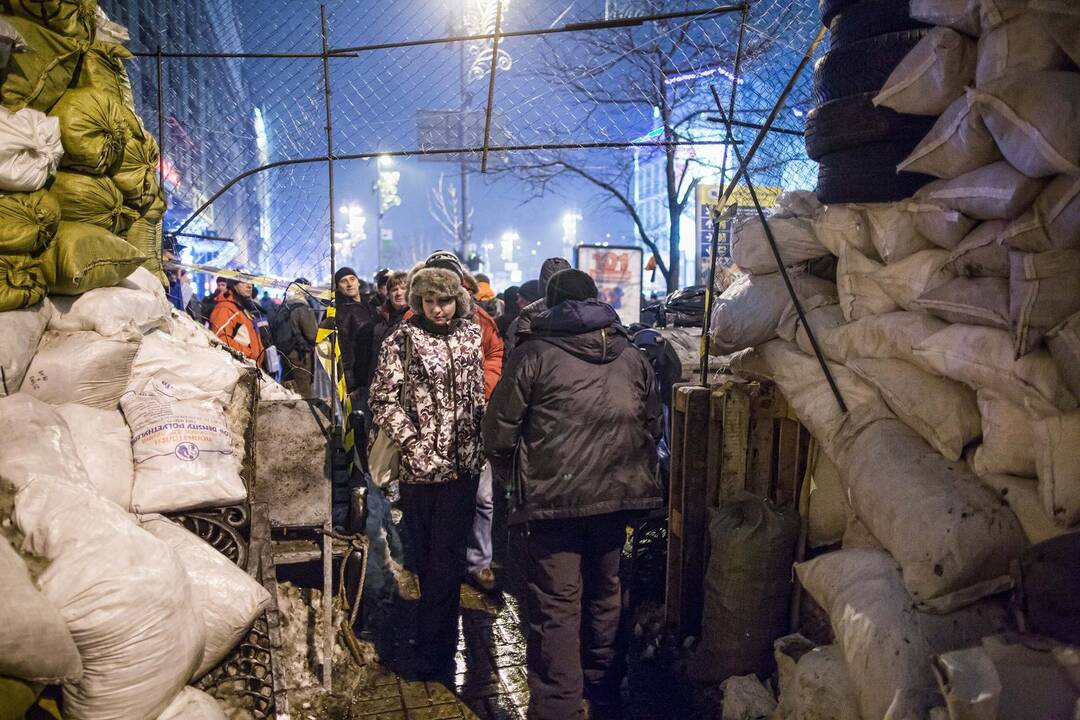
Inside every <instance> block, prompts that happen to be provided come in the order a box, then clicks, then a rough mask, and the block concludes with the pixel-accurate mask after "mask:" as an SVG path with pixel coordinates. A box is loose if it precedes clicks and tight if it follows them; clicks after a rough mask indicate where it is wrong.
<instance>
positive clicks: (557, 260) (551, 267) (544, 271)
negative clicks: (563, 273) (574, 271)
mask: <svg viewBox="0 0 1080 720" xmlns="http://www.w3.org/2000/svg"><path fill="white" fill-rule="evenodd" d="M569 267H570V261H569V260H567V259H566V258H561V257H553V258H548V259H547V260H545V261H544V264H543V265H541V266H540V292H541V293H543V292H544V291H545V290H546V289H547V286H548V282H550V281H551V276H552V275H554V274H555V273H557V272H559V271H560V270H567V269H569Z"/></svg>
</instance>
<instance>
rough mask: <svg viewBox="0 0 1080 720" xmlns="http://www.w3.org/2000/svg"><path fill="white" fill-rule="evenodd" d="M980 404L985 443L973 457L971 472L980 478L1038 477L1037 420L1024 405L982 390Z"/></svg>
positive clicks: (983, 440) (979, 397)
mask: <svg viewBox="0 0 1080 720" xmlns="http://www.w3.org/2000/svg"><path fill="white" fill-rule="evenodd" d="M978 402H979V415H980V416H981V417H982V443H981V444H980V445H979V446H978V447H977V448H975V452H974V454H973V455H972V458H971V467H972V469H973V470H975V472H976V473H977V474H978V475H979V476H987V475H1017V476H1020V477H1028V478H1033V477H1035V433H1034V429H1033V428H1032V421H1033V419H1034V418H1032V417H1031V415H1030V414H1029V413H1028V411H1027V409H1026V408H1024V406H1023V405H1017V404H1016V403H1013V402H1009V401H1008V400H1006V399H1005V398H1002V397H999V396H998V395H997V394H995V393H994V392H993V391H990V390H980V391H979V393H978Z"/></svg>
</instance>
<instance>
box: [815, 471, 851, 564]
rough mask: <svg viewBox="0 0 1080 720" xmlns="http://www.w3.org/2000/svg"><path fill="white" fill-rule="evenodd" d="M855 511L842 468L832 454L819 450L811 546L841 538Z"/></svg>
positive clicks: (830, 543) (836, 540)
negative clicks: (831, 458) (852, 510)
mask: <svg viewBox="0 0 1080 720" xmlns="http://www.w3.org/2000/svg"><path fill="white" fill-rule="evenodd" d="M850 513H851V508H850V507H849V506H848V502H847V495H846V494H845V493H844V486H843V484H842V483H841V482H840V471H839V470H838V469H837V467H836V464H835V463H833V461H832V460H830V459H829V456H828V455H826V454H825V453H823V452H819V453H818V454H817V457H816V458H815V460H814V473H813V478H812V479H811V486H810V505H809V508H808V510H807V517H806V541H807V543H808V544H809V546H810V547H821V546H823V545H832V544H834V543H838V542H840V540H841V538H843V537H844V528H845V527H847V516H848V515H849V514H850Z"/></svg>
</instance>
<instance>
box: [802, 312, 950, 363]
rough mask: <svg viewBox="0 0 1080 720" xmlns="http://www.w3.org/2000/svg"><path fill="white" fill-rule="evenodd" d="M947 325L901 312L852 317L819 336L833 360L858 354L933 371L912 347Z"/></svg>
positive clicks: (843, 359) (823, 348)
mask: <svg viewBox="0 0 1080 720" xmlns="http://www.w3.org/2000/svg"><path fill="white" fill-rule="evenodd" d="M946 327H948V324H947V323H945V322H942V321H941V320H938V319H937V318H935V317H933V316H931V315H927V314H925V313H917V312H905V311H900V312H891V313H885V314H883V315H875V316H871V317H866V318H862V319H860V320H855V321H854V322H850V323H848V324H847V325H842V326H840V327H837V328H835V329H833V330H826V331H825V332H823V333H821V334H819V335H818V339H819V340H820V342H821V346H822V350H823V351H824V353H825V355H826V356H827V357H828V358H829V359H830V360H833V361H834V362H838V363H847V362H848V361H849V360H854V359H855V358H861V357H866V358H886V359H887V358H893V359H896V360H903V361H905V362H909V363H911V364H912V365H915V366H916V367H919V368H921V369H923V370H926V371H927V372H932V371H933V370H932V368H931V367H930V366H929V365H927V364H926V363H923V362H921V361H920V359H919V358H918V357H917V356H916V354H915V352H914V351H913V348H914V347H915V346H916V345H918V344H919V343H920V342H922V341H923V340H925V339H926V338H928V337H930V336H931V335H933V334H934V333H936V332H939V331H941V330H944V329H945V328H946ZM800 347H801V341H800Z"/></svg>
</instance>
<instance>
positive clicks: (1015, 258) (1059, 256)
mask: <svg viewBox="0 0 1080 720" xmlns="http://www.w3.org/2000/svg"><path fill="white" fill-rule="evenodd" d="M1009 267H1010V273H1009V296H1010V297H1009V311H1010V319H1011V324H1012V333H1013V338H1014V340H1015V343H1016V354H1017V356H1020V355H1026V354H1027V353H1029V352H1031V351H1032V350H1034V349H1035V348H1036V347H1037V346H1038V345H1039V344H1040V343H1041V342H1042V339H1043V337H1045V336H1046V333H1047V332H1048V331H1050V330H1051V329H1052V328H1054V327H1056V326H1057V325H1059V324H1061V323H1062V322H1064V321H1065V320H1067V319H1068V318H1069V317H1070V316H1071V315H1072V314H1073V313H1075V312H1078V311H1080V250H1050V251H1049V252H1044V253H1020V252H1011V253H1009Z"/></svg>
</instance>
